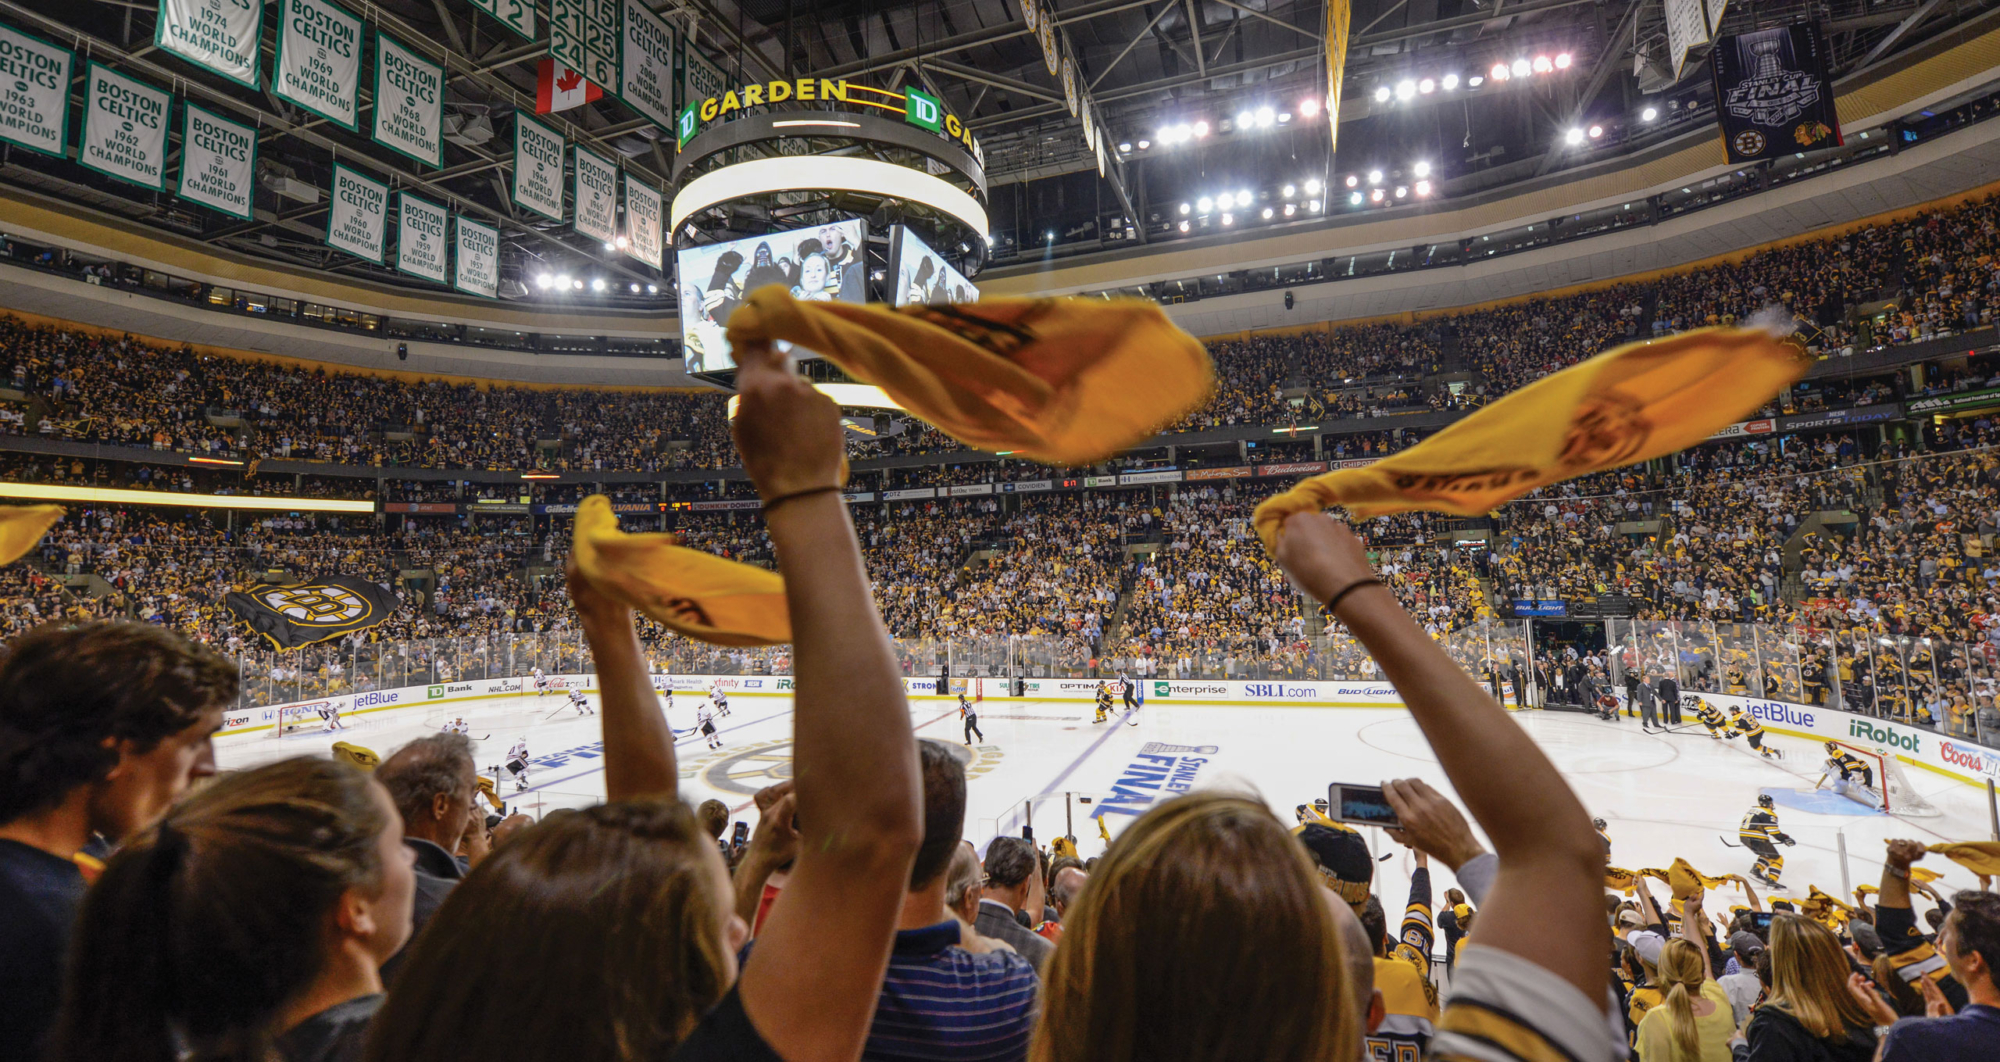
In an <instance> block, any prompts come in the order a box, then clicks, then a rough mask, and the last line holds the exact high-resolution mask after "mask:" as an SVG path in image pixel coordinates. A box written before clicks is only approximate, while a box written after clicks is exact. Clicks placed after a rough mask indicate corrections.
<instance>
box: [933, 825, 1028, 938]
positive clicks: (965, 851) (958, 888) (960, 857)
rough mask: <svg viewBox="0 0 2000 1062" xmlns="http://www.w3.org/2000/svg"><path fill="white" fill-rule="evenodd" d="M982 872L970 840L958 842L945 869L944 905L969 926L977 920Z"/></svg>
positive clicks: (982, 869)
mask: <svg viewBox="0 0 2000 1062" xmlns="http://www.w3.org/2000/svg"><path fill="white" fill-rule="evenodd" d="M985 876H986V871H985V868H983V867H981V866H980V865H979V852H978V851H977V850H975V849H974V848H973V847H972V843H971V842H970V841H964V842H960V844H959V846H958V849H957V850H956V851H955V852H953V853H952V856H951V869H950V870H948V871H947V872H946V873H945V885H944V906H945V909H946V910H948V911H950V912H951V913H952V916H953V917H954V918H957V919H958V920H959V922H960V923H961V924H963V925H964V926H966V928H968V929H971V928H972V925H973V923H975V922H977V921H978V920H979V898H980V896H981V895H982V894H983V892H984V889H983V888H982V886H981V884H980V883H981V881H982V880H983V879H984V878H985ZM973 932H978V930H976V929H975V930H973ZM1011 946H1012V945H1009V947H1011Z"/></svg>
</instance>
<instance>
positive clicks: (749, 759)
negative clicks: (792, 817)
mask: <svg viewBox="0 0 2000 1062" xmlns="http://www.w3.org/2000/svg"><path fill="white" fill-rule="evenodd" d="M939 744H942V745H943V746H944V747H945V748H946V749H948V750H950V752H951V754H952V757H953V758H954V759H956V760H958V762H959V763H962V764H964V765H965V776H966V777H967V778H969V779H970V778H977V777H979V776H980V775H983V774H985V773H987V772H988V771H991V770H992V769H993V768H995V767H998V766H999V765H1000V759H1001V755H1002V754H1001V751H1000V747H999V746H998V745H979V746H975V747H973V748H966V747H965V746H963V745H959V744H956V743H953V742H949V741H944V742H939ZM696 775H699V776H700V777H701V780H702V781H704V782H706V783H708V785H709V787H710V788H712V789H716V790H719V791H721V792H724V793H741V794H743V795H744V796H753V795H755V794H756V792H757V791H758V790H759V789H763V788H765V787H766V786H773V785H777V784H778V783H779V782H785V781H790V780H791V777H792V743H791V741H790V740H789V739H788V740H785V741H760V742H758V743H757V744H754V745H749V746H745V747H744V748H740V749H725V750H723V751H722V752H721V753H720V754H718V755H716V756H713V757H705V758H703V759H701V760H696V761H695V762H693V763H691V764H689V765H688V768H687V769H686V770H683V771H682V772H681V776H682V777H684V778H692V777H694V776H696Z"/></svg>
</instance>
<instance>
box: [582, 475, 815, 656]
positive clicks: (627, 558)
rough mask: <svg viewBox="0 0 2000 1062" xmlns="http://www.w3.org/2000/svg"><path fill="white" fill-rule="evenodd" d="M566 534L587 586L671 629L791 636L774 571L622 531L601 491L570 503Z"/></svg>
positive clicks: (732, 637) (705, 635)
mask: <svg viewBox="0 0 2000 1062" xmlns="http://www.w3.org/2000/svg"><path fill="white" fill-rule="evenodd" d="M574 534H575V539H574V543H573V545H572V546H571V549H572V551H573V552H574V553H575V554H576V566H577V567H578V568H580V569H582V571H583V577H584V578H586V579H588V580H590V585H592V586H594V587H596V588H597V589H599V590H602V591H603V592H605V593H606V594H609V595H611V597H613V598H614V599H616V600H618V601H621V602H623V603H625V604H626V605H628V606H630V607H632V608H635V609H638V610H639V611H640V612H642V613H644V614H646V615H647V616H650V617H652V618H653V619H655V620H657V621H659V622H660V623H662V624H665V625H666V626H667V627H668V628H670V629H672V630H675V631H678V632H680V633H681V634H685V635H687V636H688V637H690V638H695V639H698V640H700V641H704V642H708V643H709V644H711V645H778V644H781V643H784V642H789V641H791V640H792V620H791V614H790V613H789V612H787V611H786V609H785V581H784V580H783V579H781V578H779V577H778V574H777V573H776V572H772V571H767V570H765V569H763V568H759V567H757V566H756V565H753V564H742V563H738V562H737V561H733V560H728V559H726V558H723V557H717V556H715V555H714V554H710V553H703V552H702V551H700V550H698V549H688V548H687V547H686V546H682V545H679V544H678V540H677V539H676V538H675V536H673V535H666V534H658V533H651V534H640V535H631V534H626V533H625V532H623V531H620V530H619V529H618V517H617V516H615V515H613V514H612V512H611V499H609V498H606V497H605V496H604V495H602V494H593V495H591V496H590V497H588V498H585V499H584V500H583V504H581V505H578V506H577V507H576V526H575V531H574Z"/></svg>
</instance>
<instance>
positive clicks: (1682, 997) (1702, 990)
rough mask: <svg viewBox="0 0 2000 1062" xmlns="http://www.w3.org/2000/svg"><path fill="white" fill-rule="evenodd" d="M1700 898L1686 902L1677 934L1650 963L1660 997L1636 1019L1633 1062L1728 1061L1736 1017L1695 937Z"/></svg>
mask: <svg viewBox="0 0 2000 1062" xmlns="http://www.w3.org/2000/svg"><path fill="white" fill-rule="evenodd" d="M1705 925H1706V923H1705V922H1704V921H1703V920H1702V917H1701V894H1700V893H1696V894H1694V895H1693V896H1690V897H1689V898H1688V900H1687V906H1686V907H1685V908H1684V911H1683V915H1682V918H1681V926H1682V932H1683V936H1682V937H1678V938H1676V939H1673V940H1669V941H1667V942H1666V944H1665V945H1664V946H1663V947H1662V948H1661V949H1660V958H1659V961H1658V962H1657V963H1655V964H1654V965H1655V967H1656V969H1657V970H1658V971H1659V975H1660V987H1661V988H1662V989H1664V991H1665V998H1664V999H1662V1000H1661V1002H1660V1005H1659V1006H1656V1007H1653V1008H1652V1009H1651V1010H1648V1011H1647V1012H1646V1014H1645V1016H1644V1017H1642V1018H1640V1019H1639V1028H1638V1037H1637V1039H1638V1049H1639V1050H1638V1054H1639V1062H1730V1049H1729V1041H1730V1039H1731V1038H1732V1037H1733V1036H1734V1035H1735V1033H1736V1014H1735V1012H1734V1011H1733V1010H1731V1009H1730V1007H1729V996H1728V994H1727V993H1725V992H1724V991H1723V990H1722V986H1721V985H1719V984H1716V983H1715V981H1714V980H1713V978H1711V977H1710V971H1709V962H1708V949H1707V942H1706V941H1704V940H1703V939H1701V937H1700V936H1699V927H1702V926H1705Z"/></svg>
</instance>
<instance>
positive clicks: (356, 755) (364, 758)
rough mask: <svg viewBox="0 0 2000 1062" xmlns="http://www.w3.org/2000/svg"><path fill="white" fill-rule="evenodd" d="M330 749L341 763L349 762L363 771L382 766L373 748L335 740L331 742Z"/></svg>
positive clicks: (378, 755) (379, 756) (379, 757)
mask: <svg viewBox="0 0 2000 1062" xmlns="http://www.w3.org/2000/svg"><path fill="white" fill-rule="evenodd" d="M330 751H331V752H332V753H333V758H334V759H336V760H339V761H341V762H342V763H351V764H353V765H354V766H356V767H359V768H361V769H362V770H364V771H372V770H374V769H375V768H377V767H380V766H382V757H381V755H380V754H378V753H377V752H376V751H375V750H374V749H370V748H363V747H361V746H360V745H354V744H350V743H348V742H345V741H336V742H334V743H333V748H332V749H331V750H330Z"/></svg>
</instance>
